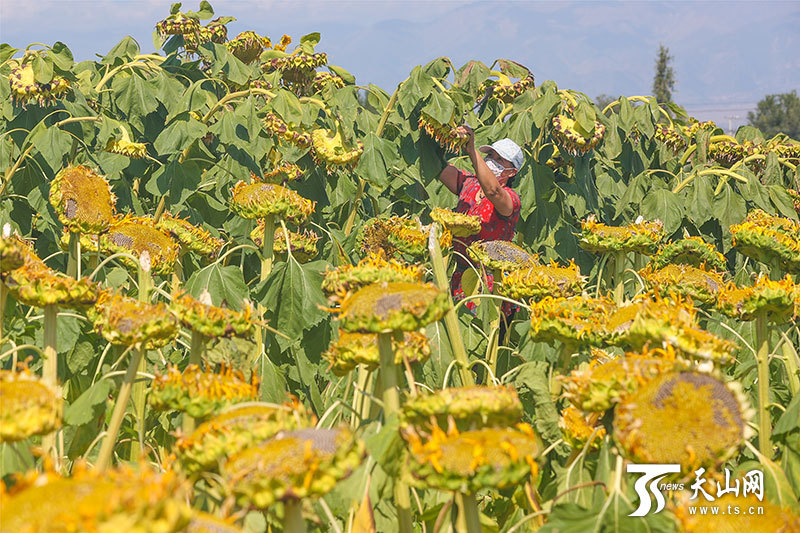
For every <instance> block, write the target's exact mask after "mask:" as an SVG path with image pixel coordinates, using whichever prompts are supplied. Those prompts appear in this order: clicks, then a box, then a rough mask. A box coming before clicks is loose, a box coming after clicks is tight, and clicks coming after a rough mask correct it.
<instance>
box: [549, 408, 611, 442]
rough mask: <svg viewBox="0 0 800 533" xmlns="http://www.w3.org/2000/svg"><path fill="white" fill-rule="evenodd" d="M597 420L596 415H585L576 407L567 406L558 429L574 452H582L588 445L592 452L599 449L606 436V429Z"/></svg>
mask: <svg viewBox="0 0 800 533" xmlns="http://www.w3.org/2000/svg"><path fill="white" fill-rule="evenodd" d="M597 418H598V417H597V416H596V415H595V414H594V413H585V412H583V411H581V410H579V409H577V408H575V406H572V405H570V406H567V407H566V408H565V409H564V410H563V411H562V412H561V416H560V417H559V419H558V427H559V428H561V434H562V435H563V437H564V441H565V442H566V443H567V444H569V445H570V447H572V449H573V450H580V449H582V448H583V447H584V446H586V445H587V444H588V445H589V448H590V449H591V450H597V449H599V448H600V445H601V444H602V442H603V438H604V437H605V436H606V429H605V428H604V427H603V426H601V425H598V423H597V422H598V420H597ZM592 434H594V436H593V435H592ZM590 438H591V439H592V440H591V442H589V439H590Z"/></svg>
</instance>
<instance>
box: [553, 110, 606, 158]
mask: <svg viewBox="0 0 800 533" xmlns="http://www.w3.org/2000/svg"><path fill="white" fill-rule="evenodd" d="M587 133H588V135H585V134H584V133H582V132H581V131H579V129H578V125H577V123H576V121H575V119H573V118H571V117H569V116H567V115H558V116H556V117H554V118H553V138H554V139H555V140H556V142H557V143H558V145H559V148H560V149H562V150H564V151H565V152H567V153H569V154H572V155H573V156H579V155H584V154H586V153H588V152H590V151H591V150H592V149H594V148H595V147H597V145H599V144H600V141H602V140H603V135H605V133H606V127H605V126H604V125H603V124H601V123H600V122H598V121H596V120H595V122H594V128H593V130H592V131H591V132H587Z"/></svg>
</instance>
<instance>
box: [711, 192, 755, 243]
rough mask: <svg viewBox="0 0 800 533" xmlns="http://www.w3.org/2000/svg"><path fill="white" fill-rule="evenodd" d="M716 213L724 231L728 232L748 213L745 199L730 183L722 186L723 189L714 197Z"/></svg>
mask: <svg viewBox="0 0 800 533" xmlns="http://www.w3.org/2000/svg"><path fill="white" fill-rule="evenodd" d="M713 212H714V214H715V215H716V218H717V220H719V223H720V225H721V226H722V231H723V232H725V233H727V232H728V228H729V227H730V226H731V225H733V224H739V223H740V222H741V221H742V220H744V217H745V215H746V214H747V206H746V205H745V202H744V199H743V198H742V197H741V196H740V195H738V194H736V192H735V191H734V190H733V189H732V188H731V186H730V184H729V183H726V184H725V185H723V187H722V191H721V192H720V194H718V195H717V196H716V197H714V209H713Z"/></svg>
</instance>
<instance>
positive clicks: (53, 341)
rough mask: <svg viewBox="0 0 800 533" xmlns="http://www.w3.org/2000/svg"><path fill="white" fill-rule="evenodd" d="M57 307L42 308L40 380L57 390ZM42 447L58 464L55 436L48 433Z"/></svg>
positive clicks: (52, 305) (53, 305)
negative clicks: (42, 357) (42, 335)
mask: <svg viewBox="0 0 800 533" xmlns="http://www.w3.org/2000/svg"><path fill="white" fill-rule="evenodd" d="M57 343H58V306H57V305H55V304H50V305H47V306H45V308H44V354H45V359H44V365H43V366H42V379H43V380H44V382H45V383H46V384H48V385H50V386H52V387H56V390H58V391H59V394H60V390H61V389H60V388H58V350H57ZM42 447H43V448H44V450H45V453H49V454H51V455H52V456H53V458H54V459H55V460H56V464H58V455H57V452H56V434H55V433H50V434H48V435H45V436H44V437H42Z"/></svg>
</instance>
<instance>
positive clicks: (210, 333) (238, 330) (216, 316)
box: [170, 293, 253, 337]
mask: <svg viewBox="0 0 800 533" xmlns="http://www.w3.org/2000/svg"><path fill="white" fill-rule="evenodd" d="M170 309H171V310H172V312H173V313H175V315H176V316H177V317H178V319H179V320H180V321H181V323H182V324H183V325H184V326H186V327H187V328H190V329H192V330H193V331H197V332H198V333H201V334H203V335H205V336H206V337H230V336H232V335H236V336H240V337H241V336H246V335H249V334H250V332H251V330H252V329H253V321H252V319H251V317H250V313H251V309H250V306H245V307H244V310H243V311H241V312H239V311H234V310H232V309H225V308H222V307H216V306H214V305H210V304H206V303H203V302H201V301H199V300H196V299H194V298H192V296H190V295H189V294H188V293H182V294H177V295H175V297H173V299H172V303H171V305H170Z"/></svg>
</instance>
